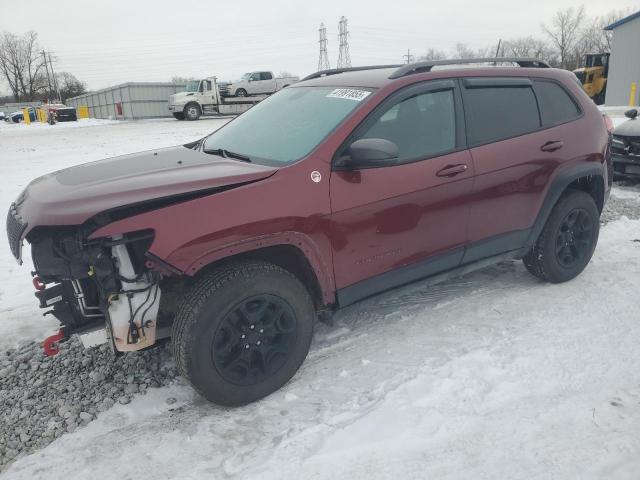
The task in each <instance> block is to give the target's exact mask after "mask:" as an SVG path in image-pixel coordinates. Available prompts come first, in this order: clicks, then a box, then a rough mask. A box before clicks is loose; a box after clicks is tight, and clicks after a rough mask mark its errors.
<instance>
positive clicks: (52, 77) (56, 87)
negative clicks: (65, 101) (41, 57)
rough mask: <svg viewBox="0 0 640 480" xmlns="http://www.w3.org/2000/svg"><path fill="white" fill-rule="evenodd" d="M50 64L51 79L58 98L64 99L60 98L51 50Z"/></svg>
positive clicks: (59, 99)
mask: <svg viewBox="0 0 640 480" xmlns="http://www.w3.org/2000/svg"><path fill="white" fill-rule="evenodd" d="M49 66H50V67H51V79H52V83H53V88H54V90H55V94H56V100H58V101H62V99H61V98H60V89H59V88H58V79H57V78H56V74H55V72H54V71H53V62H52V61H51V52H49Z"/></svg>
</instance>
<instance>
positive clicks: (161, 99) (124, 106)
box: [66, 82, 186, 120]
mask: <svg viewBox="0 0 640 480" xmlns="http://www.w3.org/2000/svg"><path fill="white" fill-rule="evenodd" d="M185 88H186V85H185V84H183V83H161V82H144V83H140V82H130V83H123V84H122V85H116V86H115V87H109V88H104V89H102V90H97V91H95V92H90V93H85V94H84V95H80V96H78V97H74V98H70V99H68V100H67V101H66V104H67V105H68V106H70V107H78V106H81V105H86V106H88V107H89V117H91V118H113V119H119V120H135V119H140V118H159V117H170V116H171V113H170V112H169V109H168V108H167V107H168V102H169V95H172V94H174V93H177V92H183V91H184V90H185Z"/></svg>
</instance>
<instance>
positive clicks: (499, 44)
mask: <svg viewBox="0 0 640 480" xmlns="http://www.w3.org/2000/svg"><path fill="white" fill-rule="evenodd" d="M501 45H502V39H501V38H499V39H498V47H497V48H496V58H498V57H499V56H500V46H501Z"/></svg>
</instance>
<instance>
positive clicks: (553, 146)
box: [540, 140, 564, 152]
mask: <svg viewBox="0 0 640 480" xmlns="http://www.w3.org/2000/svg"><path fill="white" fill-rule="evenodd" d="M562 147H564V142H563V141H562V140H555V141H554V140H551V141H549V142H547V143H545V144H544V145H542V146H541V147H540V150H542V151H543V152H555V151H556V150H560V149H561V148H562Z"/></svg>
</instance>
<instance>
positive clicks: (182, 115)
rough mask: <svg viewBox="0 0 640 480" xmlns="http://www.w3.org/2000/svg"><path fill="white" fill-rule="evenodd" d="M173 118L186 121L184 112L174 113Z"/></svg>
mask: <svg viewBox="0 0 640 480" xmlns="http://www.w3.org/2000/svg"><path fill="white" fill-rule="evenodd" d="M173 118H175V119H176V120H184V113H183V112H174V113H173Z"/></svg>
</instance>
